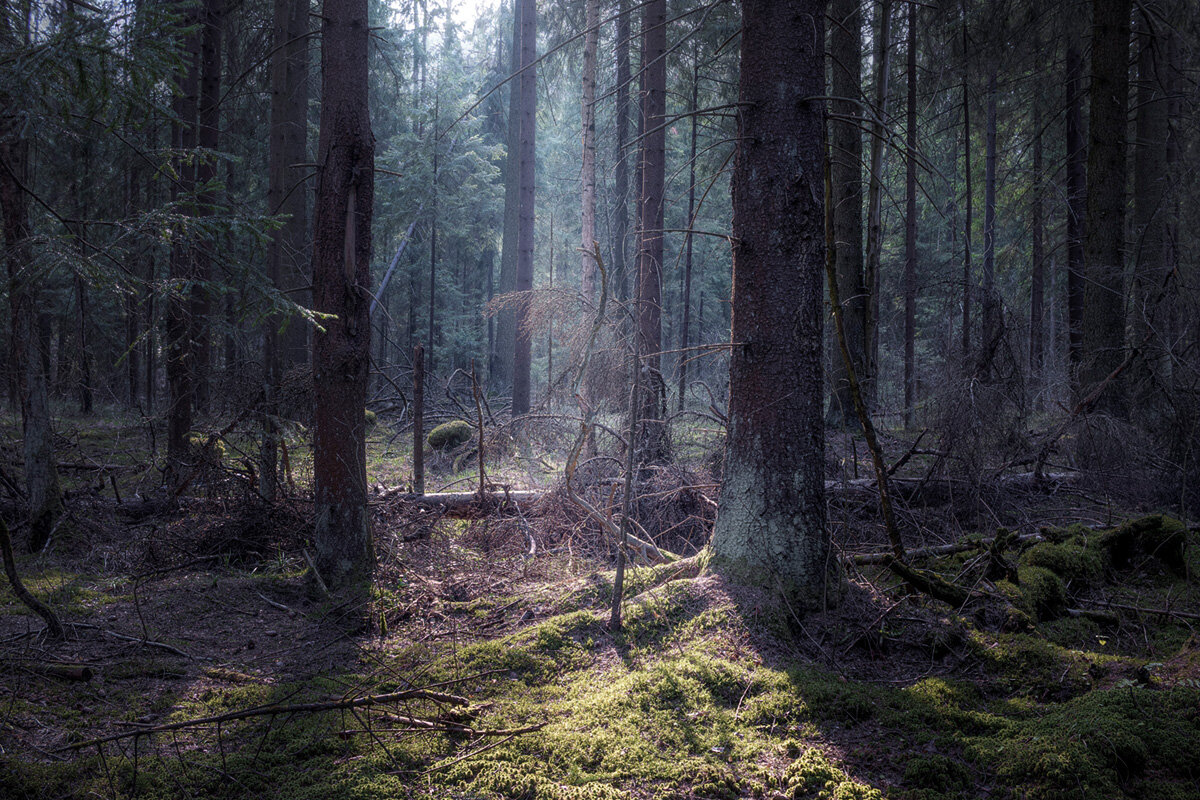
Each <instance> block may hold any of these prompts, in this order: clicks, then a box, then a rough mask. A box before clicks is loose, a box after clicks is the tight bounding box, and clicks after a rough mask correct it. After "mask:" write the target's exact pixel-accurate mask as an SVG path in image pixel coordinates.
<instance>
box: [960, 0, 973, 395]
mask: <svg viewBox="0 0 1200 800" xmlns="http://www.w3.org/2000/svg"><path fill="white" fill-rule="evenodd" d="M962 44H963V84H962V114H963V143H964V145H965V148H964V152H963V175H964V176H965V178H966V195H967V197H966V218H965V220H964V221H963V285H962V293H963V304H962V309H963V314H962V348H961V349H962V360H963V371H964V374H965V372H966V370H967V369H968V367H967V363H968V362H969V361H970V358H971V289H972V288H973V287H972V284H973V282H974V275H973V273H974V271H975V269H974V266H973V265H972V264H971V244H972V239H973V232H972V228H973V227H974V211H975V194H974V191H973V190H972V188H971V99H970V92H969V79H970V77H971V75H970V52H971V50H970V42H969V39H968V37H967V6H966V1H965V0H964V2H963V16H962Z"/></svg>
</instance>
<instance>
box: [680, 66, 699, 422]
mask: <svg viewBox="0 0 1200 800" xmlns="http://www.w3.org/2000/svg"><path fill="white" fill-rule="evenodd" d="M699 105H700V47H699V44H696V45H695V46H693V47H692V106H691V109H692V138H691V149H690V150H689V151H688V214H687V219H688V230H687V233H686V234H685V236H686V237H687V238H686V240H685V243H684V257H683V292H682V299H681V300H680V305H682V306H683V314H682V317H683V323H682V324H681V325H680V326H679V400H678V405H677V406H676V408H677V409H678V410H679V411H683V407H684V405H685V403H684V400H685V398H686V396H687V373H688V361H689V360H690V359H691V356H690V355H689V354H688V349H689V348H690V347H691V344H692V342H691V326H692V255H693V252H692V249H693V248H692V242H693V240H694V239H695V237H694V236H693V235H692V229H693V228H695V227H696V142H697V138H698V133H699V127H700V119H699V117H700V115H699V114H698V113H697V112H698V111H699V110H700V109H699Z"/></svg>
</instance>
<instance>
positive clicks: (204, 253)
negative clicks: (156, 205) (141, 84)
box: [191, 0, 225, 414]
mask: <svg viewBox="0 0 1200 800" xmlns="http://www.w3.org/2000/svg"><path fill="white" fill-rule="evenodd" d="M224 17H225V0H204V8H203V10H202V12H201V25H202V27H201V33H200V96H199V105H198V108H197V117H196V131H197V141H196V143H197V144H198V145H199V147H200V148H201V150H202V153H201V155H200V157H199V159H198V161H197V166H196V183H197V184H198V186H197V191H198V192H199V194H198V195H197V197H196V201H197V205H198V207H199V208H198V213H199V214H200V215H202V216H212V215H213V214H215V213H216V203H217V192H216V189H215V188H214V185H213V184H214V182H215V181H216V179H217V160H216V156H215V153H216V151H217V148H218V147H219V146H220V138H221V133H220V131H221V38H222V37H221V33H222V27H223V26H224V24H225V23H224ZM215 246H216V239H215V237H211V236H207V237H205V238H203V239H202V240H201V241H199V242H197V247H196V250H195V269H196V272H195V275H196V282H195V283H193V285H192V292H191V305H192V312H191V322H192V334H191V339H192V347H193V348H194V350H193V381H194V382H195V407H196V410H197V411H198V412H199V413H201V414H206V413H208V411H209V410H210V405H211V403H210V399H211V398H210V395H211V391H212V390H211V383H212V368H213V356H212V350H213V348H212V325H211V323H210V317H211V316H212V314H213V306H212V298H211V297H210V296H209V291H208V287H207V285H206V284H207V283H208V282H210V281H211V280H212V278H213V275H212V261H213V258H212V253H213V250H214V248H215Z"/></svg>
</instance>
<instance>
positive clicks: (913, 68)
mask: <svg viewBox="0 0 1200 800" xmlns="http://www.w3.org/2000/svg"><path fill="white" fill-rule="evenodd" d="M907 73H908V106H907V112H906V120H907V123H906V134H905V142H904V146H905V149H906V150H907V153H905V159H904V167H905V177H904V185H905V194H904V197H905V200H904V209H905V211H904V426H905V427H906V428H911V427H912V426H913V423H914V411H915V408H916V402H917V362H916V332H917V6H916V4H915V3H913V4H910V5H909V6H908V69H907Z"/></svg>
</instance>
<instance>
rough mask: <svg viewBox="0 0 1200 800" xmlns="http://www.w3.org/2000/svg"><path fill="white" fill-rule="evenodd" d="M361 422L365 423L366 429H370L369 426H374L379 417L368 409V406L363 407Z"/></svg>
mask: <svg viewBox="0 0 1200 800" xmlns="http://www.w3.org/2000/svg"><path fill="white" fill-rule="evenodd" d="M363 422H365V423H366V425H367V430H370V429H371V428H374V427H375V425H376V424H378V422H379V417H378V416H376V414H375V412H374V411H372V410H371V409H369V408H368V409H364V410H363Z"/></svg>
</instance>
